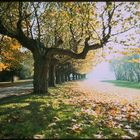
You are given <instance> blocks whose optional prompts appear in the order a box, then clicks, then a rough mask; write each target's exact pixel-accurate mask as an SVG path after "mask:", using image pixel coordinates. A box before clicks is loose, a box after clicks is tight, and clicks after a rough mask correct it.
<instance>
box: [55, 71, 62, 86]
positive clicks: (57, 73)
mask: <svg viewBox="0 0 140 140" xmlns="http://www.w3.org/2000/svg"><path fill="white" fill-rule="evenodd" d="M61 83H62V82H61V73H60V72H59V71H57V70H56V84H61Z"/></svg>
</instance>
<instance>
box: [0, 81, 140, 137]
mask: <svg viewBox="0 0 140 140" xmlns="http://www.w3.org/2000/svg"><path fill="white" fill-rule="evenodd" d="M79 88H80V87H79V86H78V84H76V82H69V83H67V84H62V85H57V87H56V88H50V89H49V95H34V94H27V95H21V96H16V97H10V98H7V99H1V101H0V126H1V127H0V132H1V133H0V139H7V138H8V139H9V138H17V139H18V138H37V139H38V138H52V139H54V138H136V137H138V135H139V127H140V123H139V122H140V110H139V108H138V107H137V106H136V105H135V104H129V103H124V104H123V105H122V104H121V105H120V104H117V103H114V102H112V103H111V102H110V103H106V102H104V101H98V102H97V101H96V100H94V98H93V99H92V98H90V93H85V92H82V91H81V90H79ZM91 97H92V96H91Z"/></svg>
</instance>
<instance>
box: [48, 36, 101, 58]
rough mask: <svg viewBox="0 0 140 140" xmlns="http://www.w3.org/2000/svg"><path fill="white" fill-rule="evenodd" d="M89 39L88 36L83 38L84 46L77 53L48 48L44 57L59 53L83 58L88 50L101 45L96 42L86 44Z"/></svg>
mask: <svg viewBox="0 0 140 140" xmlns="http://www.w3.org/2000/svg"><path fill="white" fill-rule="evenodd" d="M89 40H90V38H89V37H88V38H86V39H85V47H84V49H83V51H82V52H81V53H79V54H77V53H74V52H72V51H70V50H64V49H61V48H49V49H48V53H47V54H48V55H46V57H51V56H53V55H58V54H59V55H67V56H70V57H72V58H75V59H84V58H85V57H86V55H87V53H88V52H89V51H90V50H96V49H99V48H102V47H103V45H102V44H98V43H97V44H93V45H89V44H88V41H89Z"/></svg>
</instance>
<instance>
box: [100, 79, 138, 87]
mask: <svg viewBox="0 0 140 140" xmlns="http://www.w3.org/2000/svg"><path fill="white" fill-rule="evenodd" d="M101 82H106V83H112V84H114V85H115V86H118V87H126V88H133V89H140V83H137V82H129V81H121V80H103V81H101Z"/></svg>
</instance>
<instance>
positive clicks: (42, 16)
mask: <svg viewBox="0 0 140 140" xmlns="http://www.w3.org/2000/svg"><path fill="white" fill-rule="evenodd" d="M137 9H139V3H138V2H129V4H128V3H126V2H119V3H116V2H102V3H100V2H99V3H98V2H81V3H79V2H59V3H57V2H46V3H44V2H1V3H0V34H1V35H3V36H9V37H11V38H15V39H16V40H17V41H18V42H19V43H20V44H21V46H23V47H25V48H27V49H28V50H30V51H31V53H32V56H33V59H34V66H33V67H34V93H38V94H39V93H47V92H48V83H49V79H50V78H49V75H50V74H49V73H50V72H51V71H52V70H51V69H52V68H51V67H52V63H54V61H53V60H55V62H56V59H57V61H58V62H61V61H62V60H64V59H63V58H66V57H70V58H72V59H85V58H86V56H87V54H88V52H89V51H90V50H94V51H95V50H97V49H100V48H103V47H105V46H106V45H107V44H108V43H110V42H115V41H116V40H117V38H118V35H119V34H122V33H124V32H126V31H127V32H128V31H129V30H131V29H135V30H138V25H137V23H139V22H138V21H139V13H138V11H137ZM124 11H125V12H124ZM126 15H127V16H126ZM135 30H134V31H135ZM127 37H128V36H127ZM127 42H128V41H127ZM112 46H113V45H112ZM60 64H61V63H60ZM58 67H60V66H59V65H58ZM57 70H59V69H57ZM56 75H57V74H56ZM59 75H60V74H59Z"/></svg>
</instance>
